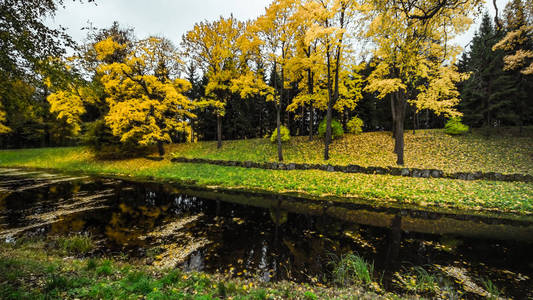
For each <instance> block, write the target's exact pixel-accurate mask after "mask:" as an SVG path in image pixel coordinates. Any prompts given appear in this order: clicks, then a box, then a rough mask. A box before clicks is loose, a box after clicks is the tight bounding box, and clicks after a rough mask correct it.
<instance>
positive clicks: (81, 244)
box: [57, 234, 96, 255]
mask: <svg viewBox="0 0 533 300" xmlns="http://www.w3.org/2000/svg"><path fill="white" fill-rule="evenodd" d="M57 244H58V246H59V248H60V249H62V250H63V251H65V252H66V253H69V254H76V255H80V254H86V253H88V252H90V251H92V250H93V249H95V248H96V246H95V244H94V242H93V240H92V239H91V237H89V236H86V235H81V234H77V235H73V236H69V237H60V238H58V240H57Z"/></svg>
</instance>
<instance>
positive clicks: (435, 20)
mask: <svg viewBox="0 0 533 300" xmlns="http://www.w3.org/2000/svg"><path fill="white" fill-rule="evenodd" d="M479 3H480V2H479V1H478V0H471V1H464V2H460V3H458V4H455V5H451V4H450V5H451V6H447V5H448V4H446V3H444V6H442V7H441V8H440V9H439V10H438V11H437V12H438V13H436V14H435V15H434V16H432V17H431V18H427V19H424V18H423V17H424V16H425V13H427V12H428V11H431V9H432V8H435V7H439V5H441V4H442V3H439V2H438V1H433V0H430V1H424V2H423V3H420V6H418V5H415V6H400V4H399V3H398V2H395V1H381V2H376V1H367V3H366V4H365V7H366V9H367V10H366V12H365V13H366V15H367V17H368V19H369V22H370V24H369V27H368V30H367V37H369V38H372V40H373V42H374V44H375V45H376V49H375V50H374V56H375V57H376V58H377V62H375V70H374V71H373V72H372V74H371V75H370V76H369V78H368V85H367V86H366V88H365V90H366V91H368V92H375V93H377V97H378V98H380V99H382V98H384V97H385V96H387V95H389V94H393V93H398V92H400V93H402V94H403V95H406V96H407V97H408V99H407V100H408V101H410V102H411V103H413V104H415V105H416V107H417V109H418V110H421V109H430V110H433V111H435V112H436V113H437V114H445V115H448V116H455V115H458V114H459V113H458V112H457V111H456V110H455V109H454V106H456V105H457V103H458V102H459V98H458V96H459V93H458V92H457V89H456V86H455V84H456V83H457V82H460V81H462V80H465V79H466V78H468V76H466V74H459V73H458V72H457V70H456V69H455V68H453V67H448V66H445V65H443V64H442V62H448V63H449V64H451V65H453V63H454V62H455V57H456V55H457V54H458V53H459V52H460V48H459V47H458V46H450V45H448V43H447V41H448V40H451V39H453V37H454V36H456V35H458V34H460V33H461V32H463V31H465V30H466V29H467V28H468V26H469V25H470V24H471V23H472V20H471V18H470V16H469V13H468V12H469V11H470V10H471V9H472V8H474V7H476V6H477V5H479ZM417 90H418V92H419V93H418V95H417V93H415V91H417Z"/></svg>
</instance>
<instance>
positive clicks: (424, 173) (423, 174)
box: [420, 170, 431, 178]
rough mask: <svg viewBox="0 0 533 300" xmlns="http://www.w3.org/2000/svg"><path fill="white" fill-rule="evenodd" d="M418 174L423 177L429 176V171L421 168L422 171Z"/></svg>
mask: <svg viewBox="0 0 533 300" xmlns="http://www.w3.org/2000/svg"><path fill="white" fill-rule="evenodd" d="M420 176H421V177H423V178H429V176H431V171H429V170H422V172H420Z"/></svg>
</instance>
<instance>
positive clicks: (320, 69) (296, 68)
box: [287, 1, 325, 140]
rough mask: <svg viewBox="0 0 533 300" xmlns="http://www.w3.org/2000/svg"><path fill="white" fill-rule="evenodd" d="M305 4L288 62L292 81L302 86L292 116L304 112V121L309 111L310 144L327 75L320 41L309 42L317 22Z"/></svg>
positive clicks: (296, 16) (291, 108) (297, 20)
mask: <svg viewBox="0 0 533 300" xmlns="http://www.w3.org/2000/svg"><path fill="white" fill-rule="evenodd" d="M304 4H305V1H300V2H299V3H298V8H297V10H296V12H295V13H294V14H293V16H292V17H291V22H290V23H289V26H291V28H292V29H291V30H293V31H295V32H296V36H295V41H294V48H295V49H294V55H293V56H292V57H290V58H289V60H288V62H287V71H288V74H289V77H291V78H292V80H294V81H297V82H298V94H297V95H296V97H294V98H293V99H292V101H291V103H290V104H289V105H288V106H287V110H288V111H290V112H297V110H298V109H301V115H300V116H298V117H300V118H304V112H305V109H306V108H307V109H308V110H309V140H312V139H313V133H314V130H315V129H314V126H313V125H314V122H315V110H316V109H318V108H319V107H318V103H319V102H321V101H320V99H321V97H323V96H324V95H323V93H322V91H321V90H320V77H321V76H322V75H323V74H324V73H325V72H324V70H325V68H324V66H323V64H322V63H321V62H322V57H321V56H320V55H317V53H316V51H317V46H318V45H317V44H318V40H317V39H310V40H309V39H306V32H307V31H308V30H309V29H310V28H311V26H312V25H313V24H314V21H313V19H311V18H309V16H308V15H307V14H305V13H302V11H303V10H302V8H303V5H304Z"/></svg>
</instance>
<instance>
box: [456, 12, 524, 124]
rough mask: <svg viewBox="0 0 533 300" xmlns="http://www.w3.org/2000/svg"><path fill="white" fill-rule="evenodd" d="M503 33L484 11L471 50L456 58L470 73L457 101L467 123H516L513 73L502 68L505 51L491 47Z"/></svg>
mask: <svg viewBox="0 0 533 300" xmlns="http://www.w3.org/2000/svg"><path fill="white" fill-rule="evenodd" d="M502 36H503V34H502V33H501V32H498V31H496V30H495V28H494V26H493V24H492V21H491V18H490V17H489V15H488V14H487V13H485V14H484V15H483V19H482V22H481V25H480V27H479V30H478V31H477V32H476V34H475V35H474V38H473V40H472V44H471V46H470V49H469V50H468V51H467V52H466V53H464V54H463V56H462V57H461V59H460V61H459V69H460V71H462V72H470V73H471V75H470V78H469V79H468V80H467V81H466V82H464V83H463V84H462V86H461V96H462V101H461V104H460V110H461V111H462V112H463V113H464V122H465V123H466V124H468V125H470V126H474V127H480V126H487V127H494V126H501V125H511V124H516V123H517V122H518V118H519V117H518V114H517V112H516V110H515V109H514V107H513V104H514V103H513V101H514V99H513V97H514V96H513V94H514V93H516V87H515V86H514V83H513V78H512V76H510V74H508V73H506V72H504V71H503V56H504V53H503V52H502V51H493V50H492V46H494V44H496V43H497V42H498V40H500V39H501V38H502Z"/></svg>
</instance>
